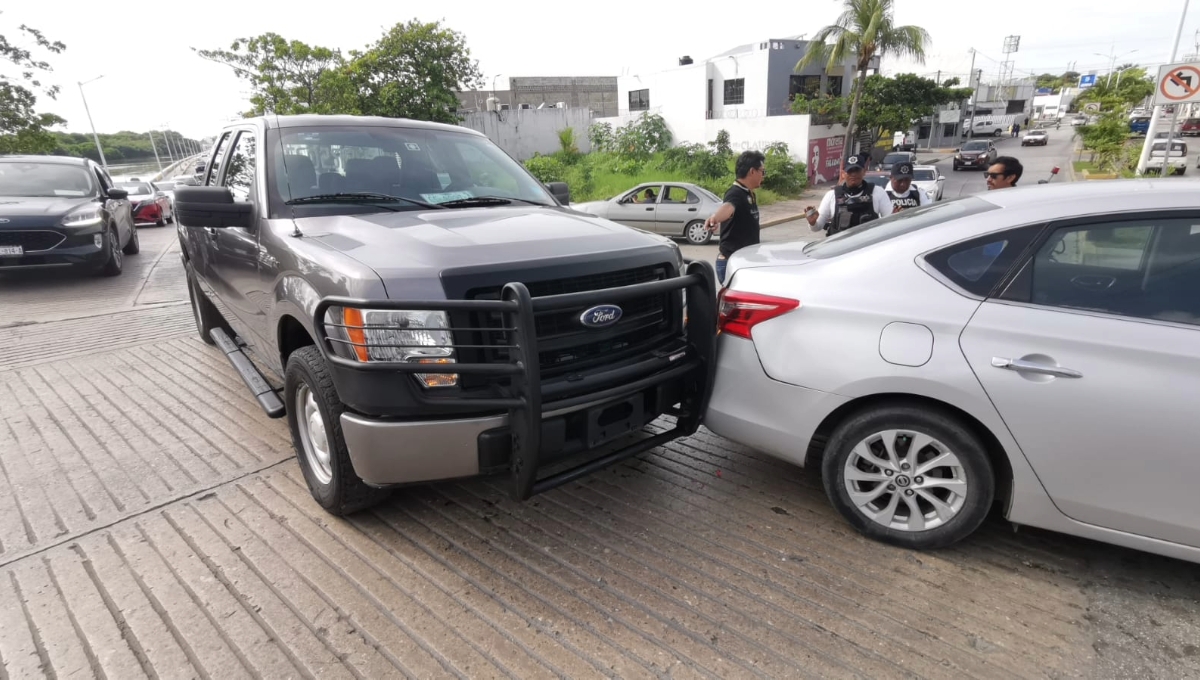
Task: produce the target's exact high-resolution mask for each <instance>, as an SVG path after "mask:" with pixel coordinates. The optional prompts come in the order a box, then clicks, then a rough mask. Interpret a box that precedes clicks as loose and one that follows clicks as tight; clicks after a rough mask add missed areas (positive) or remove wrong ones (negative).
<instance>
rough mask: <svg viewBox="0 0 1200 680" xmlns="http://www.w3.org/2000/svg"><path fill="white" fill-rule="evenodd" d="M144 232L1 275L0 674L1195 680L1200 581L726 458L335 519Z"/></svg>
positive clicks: (167, 250)
mask: <svg viewBox="0 0 1200 680" xmlns="http://www.w3.org/2000/svg"><path fill="white" fill-rule="evenodd" d="M142 234H143V235H142V243H143V252H142V254H141V255H138V256H135V257H131V258H128V260H127V270H126V272H125V274H124V275H123V276H121V277H119V278H116V279H97V278H92V277H88V276H76V275H68V274H63V273H61V272H56V273H54V274H38V275H28V274H27V275H21V276H12V275H9V276H3V277H0V664H2V666H0V668H2V670H0V678H28V677H67V676H76V677H109V678H135V677H180V678H193V677H195V678H222V679H223V678H236V677H321V678H325V677H352V678H383V677H395V676H409V677H460V678H468V677H469V678H489V677H510V678H539V677H560V678H586V677H660V678H661V677H682V678H718V677H719V678H741V677H788V678H790V677H868V678H882V677H933V678H961V677H1005V678H1007V677H1084V678H1096V677H1171V678H1179V677H1194V676H1197V675H1200V649H1198V647H1197V645H1200V608H1198V607H1197V602H1196V601H1197V597H1198V596H1200V571H1198V570H1197V569H1196V568H1195V566H1194V565H1189V564H1184V563H1180V562H1174V561H1171V560H1166V559H1161V558H1157V557H1152V556H1148V555H1143V554H1140V553H1134V552H1130V551H1125V550H1121V549H1118V548H1111V547H1108V546H1103V545H1098V544H1093V543H1088V542H1084V541H1078V540H1074V539H1070V538H1066V537H1062V536H1057V535H1051V534H1046V533H1042V532H1036V531H1027V530H1022V531H1021V532H1020V533H1014V532H1013V531H1012V529H1011V528H1010V527H1008V526H1007V525H1006V524H1004V523H1003V522H1001V521H998V520H996V521H992V522H991V523H989V524H988V525H987V526H986V527H985V529H984V530H983V531H982V532H981V534H980V535H979V536H978V537H976V538H975V539H974V540H971V541H970V542H968V543H967V544H965V545H963V546H961V547H958V548H955V549H953V550H947V551H943V552H939V553H934V554H920V553H909V552H905V551H902V550H896V549H892V548H888V547H885V546H882V545H879V544H875V543H871V542H869V541H866V540H864V539H862V538H860V537H859V536H858V535H857V534H855V533H854V532H852V531H851V530H850V529H849V528H848V527H847V526H846V525H845V524H844V523H843V522H842V521H841V520H840V519H838V517H837V516H836V515H835V514H834V513H833V511H832V510H831V509H830V507H829V505H828V503H827V502H826V500H825V497H824V494H823V492H822V491H821V489H820V486H819V478H818V477H817V476H816V475H813V474H809V473H806V472H804V471H801V470H797V469H795V468H792V467H790V466H788V465H785V464H783V463H780V462H777V461H774V460H772V459H769V458H767V457H765V456H763V455H761V454H758V453H756V452H753V451H750V450H746V449H744V448H742V447H739V446H736V445H733V444H731V443H729V442H727V441H724V440H722V439H720V438H718V437H715V436H713V435H712V434H710V433H707V432H701V433H700V434H699V435H697V436H695V437H692V438H690V439H687V440H682V441H678V442H675V443H673V444H671V445H669V446H666V447H663V448H661V449H658V450H655V451H653V452H651V453H649V454H646V455H644V456H641V457H640V458H639V459H636V460H634V461H631V462H629V463H626V464H623V465H619V466H617V467H615V468H612V469H609V470H606V471H604V472H601V473H599V474H597V475H594V476H592V477H589V478H586V479H584V480H582V481H581V482H579V483H576V484H572V485H570V486H568V487H565V488H562V489H559V490H556V491H553V492H551V493H548V494H545V495H543V496H540V497H538V498H536V499H534V500H532V501H530V502H528V503H524V504H515V503H512V502H510V501H508V500H507V499H506V496H505V493H504V487H503V481H502V480H476V481H470V482H464V483H449V484H442V485H437V486H432V487H418V488H412V489H407V490H404V491H402V492H400V493H397V495H396V497H395V499H394V500H392V501H391V502H389V503H386V504H384V505H382V506H380V507H379V508H377V509H375V510H374V511H371V512H367V513H363V514H361V515H359V516H356V517H353V518H351V519H349V520H343V519H337V518H333V517H330V516H328V515H326V514H324V513H323V512H322V511H321V510H320V509H319V508H318V507H317V506H316V505H315V504H314V503H313V502H312V501H311V500H310V498H309V495H308V491H307V489H306V488H305V486H304V481H303V479H302V477H301V475H300V474H299V470H298V468H297V467H296V464H295V462H294V459H293V457H292V452H291V445H290V439H289V436H288V433H287V429H286V427H285V425H284V423H283V421H275V420H269V419H267V418H266V417H265V416H264V415H263V414H262V413H261V411H260V410H259V409H258V407H257V405H256V404H255V402H254V401H253V399H252V398H251V397H250V396H249V395H248V394H247V393H246V392H245V390H244V389H243V388H242V386H241V383H240V381H239V380H238V379H237V377H236V376H235V375H234V374H233V372H232V370H231V369H230V368H229V367H228V366H227V365H226V364H225V363H224V362H223V360H222V358H221V357H220V356H219V355H218V354H217V353H216V351H215V350H213V349H211V348H209V347H207V346H205V345H203V344H202V343H200V341H199V340H198V339H197V338H196V337H195V334H194V329H193V327H192V326H191V317H190V311H189V308H188V307H187V305H186V296H185V289H184V287H183V280H182V271H181V268H180V265H179V259H178V253H177V251H176V247H175V245H174V234H173V231H172V230H171V229H158V230H155V229H146V230H144V231H143V232H142Z"/></svg>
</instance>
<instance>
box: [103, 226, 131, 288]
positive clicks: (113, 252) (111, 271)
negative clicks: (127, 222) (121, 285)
mask: <svg viewBox="0 0 1200 680" xmlns="http://www.w3.org/2000/svg"><path fill="white" fill-rule="evenodd" d="M104 245H105V246H106V247H107V248H108V259H107V260H105V261H104V264H102V265H100V269H99V272H100V275H101V276H120V275H121V272H122V271H124V269H125V254H124V253H123V252H121V235H120V233H119V232H118V231H117V228H116V226H113V227H112V228H111V229H109V230H108V238H106V239H105V240H104Z"/></svg>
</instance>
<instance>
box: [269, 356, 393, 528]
mask: <svg viewBox="0 0 1200 680" xmlns="http://www.w3.org/2000/svg"><path fill="white" fill-rule="evenodd" d="M284 399H285V401H284V403H286V404H287V417H288V425H289V427H290V428H291V431H292V446H294V447H295V449H296V457H297V458H298V459H299V460H300V470H301V471H302V472H303V473H304V481H305V482H307V483H308V490H309V491H310V492H311V493H312V497H313V498H314V499H315V500H316V501H317V503H320V504H321V507H323V508H325V510H326V511H327V512H329V513H330V514H334V515H349V514H351V513H354V512H357V511H358V510H362V509H364V508H367V507H370V506H372V505H375V504H376V503H379V502H380V501H382V500H384V499H385V498H387V497H388V495H389V492H388V491H387V490H386V489H379V488H376V487H372V486H367V484H366V483H365V482H363V480H362V479H360V478H359V476H358V475H357V474H355V472H354V464H353V463H352V462H351V461H350V450H349V449H348V448H347V447H346V440H345V438H344V437H343V436H342V411H344V410H345V407H344V406H343V405H342V402H341V400H340V399H339V398H338V394H337V389H336V388H334V386H333V376H332V375H330V373H329V368H328V366H326V364H325V358H324V357H322V356H321V351H320V350H318V349H317V348H316V347H314V346H312V345H309V346H307V347H301V348H300V349H298V350H296V351H295V352H292V355H291V356H290V357H288V360H287V371H286V372H285V374H284Z"/></svg>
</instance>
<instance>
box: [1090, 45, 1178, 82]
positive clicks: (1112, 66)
mask: <svg viewBox="0 0 1200 680" xmlns="http://www.w3.org/2000/svg"><path fill="white" fill-rule="evenodd" d="M1134 52H1137V50H1130V51H1129V52H1126V53H1125V54H1122V55H1121V57H1120V58H1121V59H1124V58H1125V57H1128V56H1129V55H1131V54H1133V53H1134ZM1092 54H1094V55H1096V56H1097V57H1109V58H1110V59H1109V62H1108V78H1106V79H1105V80H1104V87H1105V88H1108V86H1109V85H1112V76H1113V71H1115V70H1116V68H1117V53H1116V51H1113V52H1110V53H1109V54H1100V53H1099V52H1092ZM1171 58H1172V59H1174V57H1171ZM1118 82H1119V81H1118Z"/></svg>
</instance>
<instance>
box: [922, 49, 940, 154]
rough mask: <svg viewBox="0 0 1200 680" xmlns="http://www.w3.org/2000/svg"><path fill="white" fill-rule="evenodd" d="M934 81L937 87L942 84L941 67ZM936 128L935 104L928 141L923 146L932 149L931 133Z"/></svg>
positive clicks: (936, 111)
mask: <svg viewBox="0 0 1200 680" xmlns="http://www.w3.org/2000/svg"><path fill="white" fill-rule="evenodd" d="M934 82H936V83H937V86H938V87H941V86H942V70H941V69H938V72H937V79H936V80H935V81H934ZM937 129H938V110H937V107H936V106H935V107H934V108H933V117H932V118H930V119H929V141H927V142H926V146H925V148H927V149H929V150H931V151H932V150H933V135H934V133H935V131H936V130H937ZM939 137H940V135H939Z"/></svg>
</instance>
